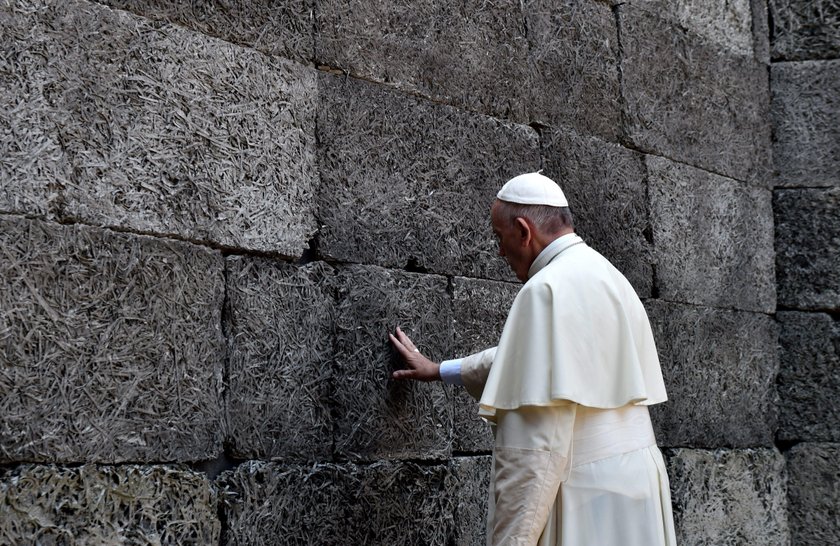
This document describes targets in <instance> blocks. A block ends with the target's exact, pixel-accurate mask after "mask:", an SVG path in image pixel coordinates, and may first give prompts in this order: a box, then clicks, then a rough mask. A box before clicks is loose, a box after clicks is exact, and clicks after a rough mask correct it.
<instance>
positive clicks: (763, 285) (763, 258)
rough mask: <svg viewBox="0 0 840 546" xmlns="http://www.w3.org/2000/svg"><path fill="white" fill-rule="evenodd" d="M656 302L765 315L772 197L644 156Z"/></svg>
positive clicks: (772, 297)
mask: <svg viewBox="0 0 840 546" xmlns="http://www.w3.org/2000/svg"><path fill="white" fill-rule="evenodd" d="M647 166H648V173H649V198H650V203H651V204H650V208H651V212H650V214H651V224H652V227H653V245H654V252H655V256H656V283H657V288H658V291H659V297H661V298H662V299H665V300H669V301H681V302H686V303H696V304H700V305H710V306H716V307H734V308H737V309H744V310H748V311H761V312H765V313H772V312H773V311H774V310H775V309H776V286H775V284H776V282H775V272H774V252H773V206H772V193H771V192H770V190H766V189H764V188H757V187H753V186H747V185H745V184H742V183H739V182H737V181H735V180H732V179H730V178H725V177H723V176H719V175H715V174H711V173H708V172H706V171H702V170H700V169H696V168H694V167H689V166H687V165H682V164H679V163H674V162H673V161H670V160H668V159H664V158H661V157H654V156H648V157H647Z"/></svg>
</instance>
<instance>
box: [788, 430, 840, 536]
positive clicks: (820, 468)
mask: <svg viewBox="0 0 840 546" xmlns="http://www.w3.org/2000/svg"><path fill="white" fill-rule="evenodd" d="M786 457H787V469H788V476H789V478H788V502H789V505H788V517H789V519H790V534H791V539H792V543H793V544H835V543H836V542H837V537H838V536H840V519H838V518H837V514H838V513H840V466H838V465H837V460H838V458H840V444H823V443H810V442H809V443H803V444H799V445H796V446H794V447H793V448H792V449H791V450H790V451H789V452H788V453H787V454H786Z"/></svg>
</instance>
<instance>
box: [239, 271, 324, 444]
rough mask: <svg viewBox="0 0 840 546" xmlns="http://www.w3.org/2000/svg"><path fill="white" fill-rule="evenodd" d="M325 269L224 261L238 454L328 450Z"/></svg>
mask: <svg viewBox="0 0 840 546" xmlns="http://www.w3.org/2000/svg"><path fill="white" fill-rule="evenodd" d="M331 278H332V271H331V269H330V268H329V267H328V266H326V265H325V264H324V263H322V262H315V263H311V264H309V265H306V266H303V267H299V266H295V265H291V264H284V263H279V262H272V261H269V260H264V259H252V258H244V257H231V258H228V261H227V289H228V292H227V294H228V302H229V303H228V305H229V313H228V316H229V317H230V318H229V324H228V328H227V330H226V331H227V334H228V336H229V344H230V356H229V365H228V373H229V376H228V390H227V392H228V396H227V400H228V403H227V412H228V413H227V423H228V427H229V430H228V442H229V443H230V446H231V449H232V454H233V455H234V456H236V457H240V458H272V459H283V460H293V461H294V460H325V459H329V458H330V457H331V456H332V422H331V419H330V400H329V396H330V379H331V376H332V351H333V343H334V341H335V340H334V335H333V334H334V332H333V330H334V321H335V316H334V315H335V313H334V300H333V296H332V292H331V290H332V282H331Z"/></svg>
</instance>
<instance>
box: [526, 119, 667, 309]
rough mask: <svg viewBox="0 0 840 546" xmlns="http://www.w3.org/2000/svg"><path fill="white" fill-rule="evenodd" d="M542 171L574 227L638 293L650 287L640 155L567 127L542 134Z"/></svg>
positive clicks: (644, 178)
mask: <svg viewBox="0 0 840 546" xmlns="http://www.w3.org/2000/svg"><path fill="white" fill-rule="evenodd" d="M542 149H543V150H542V153H543V159H544V165H543V166H544V168H545V170H544V171H543V173H544V174H545V175H546V176H548V177H550V178H551V179H552V180H554V181H555V182H557V183H558V184H560V187H561V188H563V192H564V193H565V194H566V197H567V198H568V199H569V205H570V207H571V209H572V213H573V214H574V218H575V231H576V232H577V233H578V234H579V235H581V236H582V237H583V238H584V239H585V240H586V242H587V244H589V245H590V246H591V247H593V248H595V249H596V250H598V251H599V252H601V253H602V254H603V255H604V256H606V257H607V259H609V260H610V261H611V262H612V263H613V264H614V265H615V266H616V267H617V268H618V269H619V270H620V271H621V272H622V273H624V275H625V276H626V277H627V279H628V280H629V281H630V283H631V284H632V285H633V287H634V288H635V289H636V292H637V293H638V294H639V296H640V297H643V298H644V297H649V296H650V295H651V290H652V287H653V265H652V262H653V255H652V252H651V251H652V248H651V244H650V241H649V240H648V237H649V235H650V218H649V213H648V203H647V173H646V170H645V164H644V155H642V154H640V153H638V152H634V151H632V150H628V149H627V148H624V147H623V146H619V145H617V144H611V143H608V142H604V141H603V140H600V139H598V138H594V137H584V136H578V135H576V134H574V133H572V132H570V131H568V130H554V131H545V132H543V136H542Z"/></svg>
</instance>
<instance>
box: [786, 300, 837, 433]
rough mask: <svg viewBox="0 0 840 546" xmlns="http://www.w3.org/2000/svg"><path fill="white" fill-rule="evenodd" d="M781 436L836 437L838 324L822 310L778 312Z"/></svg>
mask: <svg viewBox="0 0 840 546" xmlns="http://www.w3.org/2000/svg"><path fill="white" fill-rule="evenodd" d="M778 319H779V322H780V323H781V330H780V333H779V342H780V346H781V349H780V351H779V361H780V363H779V378H778V380H777V384H778V389H779V398H780V405H779V431H778V436H779V437H780V438H781V439H782V440H806V441H814V440H817V441H834V442H836V441H840V406H838V404H837V400H838V399H840V325H838V323H837V321H836V320H833V319H832V317H830V316H829V315H825V314H823V313H796V312H785V313H779V314H778Z"/></svg>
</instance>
